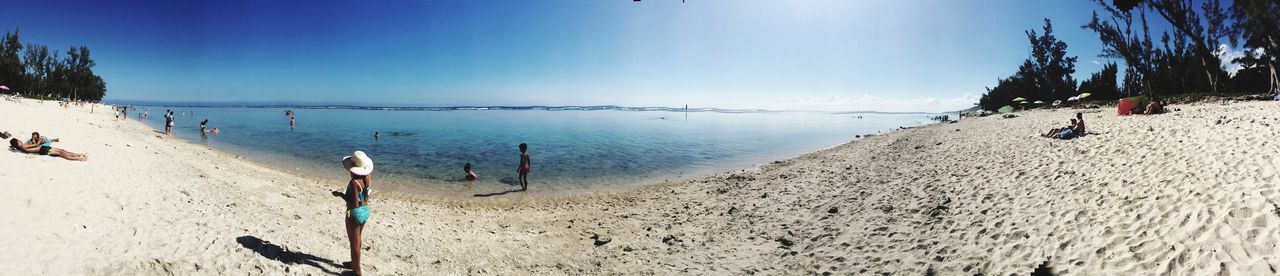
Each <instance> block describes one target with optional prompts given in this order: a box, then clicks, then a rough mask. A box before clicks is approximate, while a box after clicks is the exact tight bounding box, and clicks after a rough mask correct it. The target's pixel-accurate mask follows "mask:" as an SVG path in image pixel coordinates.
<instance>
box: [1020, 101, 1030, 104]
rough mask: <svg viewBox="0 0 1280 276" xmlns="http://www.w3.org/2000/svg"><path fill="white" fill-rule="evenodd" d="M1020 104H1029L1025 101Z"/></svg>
mask: <svg viewBox="0 0 1280 276" xmlns="http://www.w3.org/2000/svg"><path fill="white" fill-rule="evenodd" d="M1020 104H1029V102H1027V101H1022V102H1020Z"/></svg>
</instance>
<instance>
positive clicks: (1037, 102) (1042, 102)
mask: <svg viewBox="0 0 1280 276" xmlns="http://www.w3.org/2000/svg"><path fill="white" fill-rule="evenodd" d="M1035 104H1044V101H1036V102H1035Z"/></svg>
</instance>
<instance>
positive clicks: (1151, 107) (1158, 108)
mask: <svg viewBox="0 0 1280 276" xmlns="http://www.w3.org/2000/svg"><path fill="white" fill-rule="evenodd" d="M1160 113H1164V106H1163V105H1161V104H1160V100H1151V103H1150V104H1147V111H1145V112H1142V115H1151V114H1160Z"/></svg>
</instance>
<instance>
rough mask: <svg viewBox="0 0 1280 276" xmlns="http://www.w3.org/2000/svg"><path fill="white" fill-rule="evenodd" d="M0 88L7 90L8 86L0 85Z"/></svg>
mask: <svg viewBox="0 0 1280 276" xmlns="http://www.w3.org/2000/svg"><path fill="white" fill-rule="evenodd" d="M0 90H4V91H9V87H8V86H4V85H0Z"/></svg>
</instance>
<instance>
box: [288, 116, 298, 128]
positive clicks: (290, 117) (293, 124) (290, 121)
mask: <svg viewBox="0 0 1280 276" xmlns="http://www.w3.org/2000/svg"><path fill="white" fill-rule="evenodd" d="M297 124H298V121H295V120H294V119H293V116H289V128H293V126H295V125H297Z"/></svg>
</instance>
